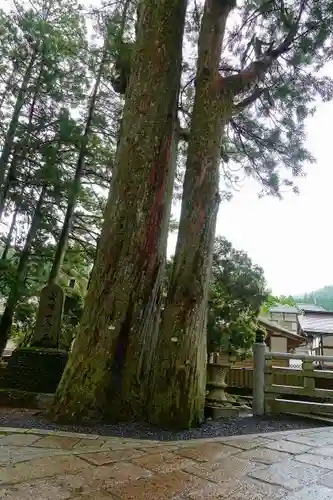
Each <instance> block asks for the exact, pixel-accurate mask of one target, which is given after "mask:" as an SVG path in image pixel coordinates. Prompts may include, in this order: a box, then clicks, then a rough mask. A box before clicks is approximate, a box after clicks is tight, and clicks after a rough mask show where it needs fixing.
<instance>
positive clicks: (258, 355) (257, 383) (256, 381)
mask: <svg viewBox="0 0 333 500" xmlns="http://www.w3.org/2000/svg"><path fill="white" fill-rule="evenodd" d="M258 333H259V332H258ZM265 351H266V344H265V343H264V340H263V338H262V336H261V335H260V334H258V335H257V337H256V342H255V343H254V344H253V346H252V352H253V400H252V410H253V415H256V416H262V415H264V413H265Z"/></svg>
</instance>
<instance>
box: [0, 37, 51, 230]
mask: <svg viewBox="0 0 333 500" xmlns="http://www.w3.org/2000/svg"><path fill="white" fill-rule="evenodd" d="M44 52H45V44H44V45H43V51H42V59H41V63H40V69H39V74H38V77H37V80H36V85H35V92H34V95H33V98H32V102H31V105H30V110H29V118H28V124H27V130H26V138H25V141H23V143H22V144H21V148H22V152H21V155H20V156H21V159H23V158H24V157H25V155H24V152H25V151H24V150H25V149H26V148H27V147H28V145H29V139H30V134H31V132H32V130H33V118H34V114H35V108H36V104H37V98H38V94H39V91H40V87H41V80H42V75H43V69H44ZM34 61H35V57H34V56H33V57H32V58H31V61H30V65H29V67H28V69H27V72H26V74H25V77H24V81H23V83H22V86H21V90H20V92H21V97H20V96H19V98H18V101H17V103H16V104H17V105H18V114H17V117H16V119H15V120H14V124H13V130H14V134H13V136H11V135H10V136H9V146H10V149H9V150H8V156H6V155H5V157H4V161H5V162H7V161H8V159H9V155H10V153H11V150H12V149H13V146H14V139H15V132H16V127H17V124H18V119H19V116H20V112H21V108H22V105H23V104H24V99H25V95H26V91H27V87H28V83H29V80H30V76H31V70H32V67H33V64H34ZM18 102H19V104H18ZM14 116H15V111H14V114H13V117H12V121H13V119H14ZM11 125H12V124H11ZM11 125H10V127H11ZM10 127H9V129H10ZM19 147H20V146H19V144H17V146H16V148H15V147H14V151H13V157H12V161H11V163H10V167H9V169H8V172H7V175H6V178H4V179H3V188H2V189H1V190H0V221H1V219H2V215H3V212H4V209H5V203H6V200H7V196H8V193H9V190H10V188H11V187H12V184H13V182H14V180H15V178H16V175H17V174H16V170H17V158H16V156H17V155H16V153H18V150H19ZM5 148H6V145H5ZM5 148H4V150H5ZM0 165H1V159H0ZM5 168H6V164H4V169H3V172H4V171H5ZM0 171H1V166H0ZM0 186H1V182H0Z"/></svg>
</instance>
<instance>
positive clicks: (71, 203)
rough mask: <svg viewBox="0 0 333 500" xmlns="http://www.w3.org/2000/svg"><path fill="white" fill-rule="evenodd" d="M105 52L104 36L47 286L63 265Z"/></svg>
mask: <svg viewBox="0 0 333 500" xmlns="http://www.w3.org/2000/svg"><path fill="white" fill-rule="evenodd" d="M107 51H108V37H107V35H106V38H105V43H104V49H103V54H102V58H101V62H100V66H99V69H98V73H97V77H96V81H95V85H94V88H93V91H92V94H91V97H90V102H89V107H88V116H87V121H86V126H85V129H84V133H83V136H82V141H81V147H80V151H79V156H78V159H77V163H76V169H75V174H74V179H73V183H72V186H71V187H70V190H69V193H68V204H67V209H66V214H65V219H64V223H63V226H62V230H61V234H60V237H59V241H58V244H57V248H56V252H55V256H54V259H53V263H52V268H51V271H50V275H49V280H48V281H49V284H51V283H57V281H58V279H59V275H60V270H61V266H62V265H63V262H64V259H65V255H66V251H67V247H68V239H69V235H70V231H71V228H72V225H73V221H74V211H75V206H76V202H77V197H78V195H79V192H80V187H81V178H82V174H83V169H84V163H85V158H86V154H87V146H88V141H89V136H90V131H91V125H92V121H93V117H94V111H95V106H96V99H97V94H98V90H99V86H100V83H101V78H102V74H103V69H104V64H105V60H106V56H107Z"/></svg>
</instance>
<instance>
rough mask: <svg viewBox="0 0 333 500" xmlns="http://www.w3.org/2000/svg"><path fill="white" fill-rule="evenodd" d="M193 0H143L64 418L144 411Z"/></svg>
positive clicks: (65, 390)
mask: <svg viewBox="0 0 333 500" xmlns="http://www.w3.org/2000/svg"><path fill="white" fill-rule="evenodd" d="M185 10H186V0H159V1H158V2H156V0H145V2H144V8H143V10H142V13H141V16H140V21H139V26H138V37H137V43H136V48H135V54H134V57H133V62H132V67H131V76H130V81H129V85H128V88H127V92H126V100H125V107H124V113H123V119H122V134H121V138H120V142H119V148H118V152H117V158H116V164H115V167H114V170H113V175H112V181H111V189H110V195H109V200H108V203H107V208H106V212H105V220H104V225H103V229H102V234H101V238H100V241H99V245H98V251H97V257H96V261H95V265H94V269H93V272H92V276H91V280H90V285H89V290H88V294H87V297H86V302H85V308H84V313H83V319H82V323H81V328H80V330H79V333H78V336H77V337H76V340H75V343H74V347H73V352H72V354H71V357H70V360H69V362H68V363H67V367H66V370H65V373H64V375H63V377H62V380H61V382H60V385H59V387H58V391H57V393H56V398H55V403H54V407H53V415H54V416H55V418H56V419H58V420H59V419H67V420H79V419H83V418H84V417H89V416H92V415H96V414H97V415H98V414H100V413H102V414H108V416H109V417H111V418H113V419H115V420H118V419H126V420H132V419H136V418H141V417H142V414H143V413H144V412H145V409H146V402H147V392H148V386H147V382H148V376H147V374H148V373H149V369H150V361H151V359H150V357H151V352H150V343H151V342H152V335H153V333H154V331H155V325H156V318H157V317H158V315H159V307H158V305H159V302H160V299H159V296H160V293H161V289H162V278H163V270H164V265H165V255H166V245H165V237H164V230H165V227H166V224H165V218H168V217H169V212H170V205H171V199H170V193H168V194H167V189H166V188H167V186H169V185H170V183H172V182H173V179H171V177H173V175H174V173H173V169H172V168H171V165H172V162H171V161H170V155H171V149H172V139H173V124H174V121H175V118H176V111H177V96H178V89H179V81H180V74H181V57H182V39H183V30H184V22H185Z"/></svg>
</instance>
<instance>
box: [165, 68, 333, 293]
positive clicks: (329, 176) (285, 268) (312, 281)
mask: <svg viewBox="0 0 333 500" xmlns="http://www.w3.org/2000/svg"><path fill="white" fill-rule="evenodd" d="M332 74H333V71H332ZM332 117H333V103H332V102H330V103H321V104H319V105H318V108H317V112H316V114H315V116H314V117H312V118H311V119H309V120H308V124H307V147H308V148H309V149H310V151H311V152H312V154H313V155H314V156H315V157H316V158H317V164H314V165H310V166H309V167H308V168H307V169H306V170H307V176H306V178H304V179H301V180H299V181H298V186H299V188H300V191H301V193H300V195H298V196H297V195H294V194H288V195H287V196H285V198H284V199H283V200H282V201H279V200H276V199H272V198H264V199H258V193H259V191H260V186H259V185H258V184H257V183H256V182H255V181H253V180H250V179H247V180H245V181H244V182H243V186H242V188H241V190H240V191H239V192H238V193H235V194H234V197H233V200H232V201H230V202H226V203H224V204H223V205H221V208H220V211H219V217H218V224H217V234H220V235H223V236H225V237H226V238H228V239H229V240H230V241H231V242H232V243H233V244H234V246H235V247H236V248H238V249H243V250H246V251H247V252H248V254H249V256H250V257H251V259H252V260H253V262H254V263H256V264H259V265H260V266H262V267H263V269H264V271H265V276H266V279H267V283H268V286H269V287H270V288H271V289H272V291H273V293H274V294H278V295H280V294H285V295H289V294H297V293H304V292H310V291H313V290H315V289H317V288H320V287H323V286H325V285H333V224H332V207H333V120H332ZM175 239H176V237H175V235H173V236H172V237H171V238H170V244H169V249H170V252H172V250H173V248H174V243H175Z"/></svg>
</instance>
